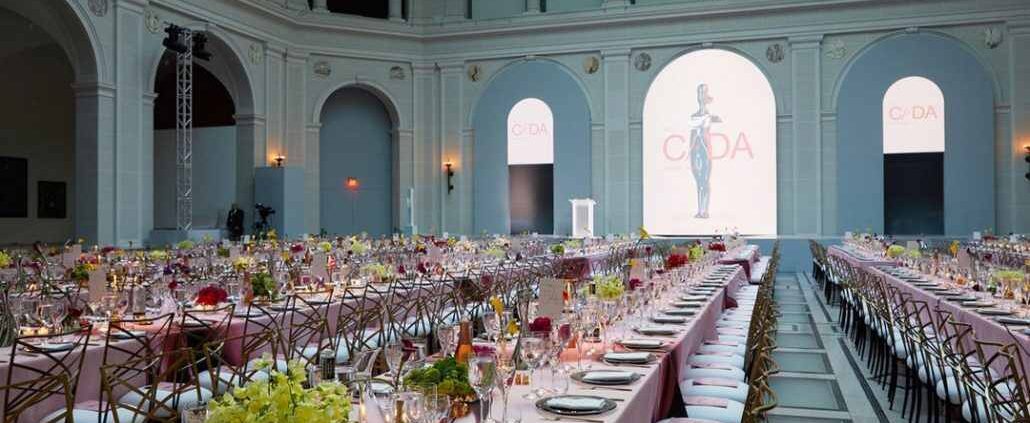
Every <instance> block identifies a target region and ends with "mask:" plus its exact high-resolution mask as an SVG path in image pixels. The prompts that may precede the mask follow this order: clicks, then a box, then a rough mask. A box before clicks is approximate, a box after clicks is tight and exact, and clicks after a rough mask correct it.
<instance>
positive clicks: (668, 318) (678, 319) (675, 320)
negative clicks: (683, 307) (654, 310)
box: [651, 316, 687, 323]
mask: <svg viewBox="0 0 1030 423" xmlns="http://www.w3.org/2000/svg"><path fill="white" fill-rule="evenodd" d="M651 321H653V322H655V323H686V322H687V319H684V318H682V317H673V316H655V318H653V319H651Z"/></svg>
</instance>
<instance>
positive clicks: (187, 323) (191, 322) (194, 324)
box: [181, 319, 218, 328]
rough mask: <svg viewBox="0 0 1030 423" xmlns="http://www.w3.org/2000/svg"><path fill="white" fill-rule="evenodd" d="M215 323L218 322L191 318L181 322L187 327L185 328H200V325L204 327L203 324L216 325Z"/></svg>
mask: <svg viewBox="0 0 1030 423" xmlns="http://www.w3.org/2000/svg"><path fill="white" fill-rule="evenodd" d="M217 324H218V321H217V320H209V319H193V320H189V321H185V322H182V325H181V326H183V327H187V328H202V327H205V326H212V325H217Z"/></svg>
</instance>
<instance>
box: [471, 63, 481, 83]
mask: <svg viewBox="0 0 1030 423" xmlns="http://www.w3.org/2000/svg"><path fill="white" fill-rule="evenodd" d="M482 72H483V70H482V68H480V67H479V65H469V68H468V76H469V79H471V80H472V81H473V82H475V81H479V78H482V77H483V75H482Z"/></svg>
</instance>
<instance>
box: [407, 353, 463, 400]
mask: <svg viewBox="0 0 1030 423" xmlns="http://www.w3.org/2000/svg"><path fill="white" fill-rule="evenodd" d="M468 374H469V369H468V365H466V364H464V363H459V362H458V361H457V360H455V358H454V357H444V358H443V359H441V360H439V361H437V362H436V363H433V365H432V366H426V367H422V368H419V369H414V370H412V371H411V372H410V373H408V374H407V375H406V376H404V386H406V387H418V388H431V387H433V386H435V387H436V391H437V393H439V394H441V395H447V396H450V397H451V398H453V399H455V400H458V401H465V402H471V401H474V400H475V392H474V391H473V390H472V386H471V385H469V382H468Z"/></svg>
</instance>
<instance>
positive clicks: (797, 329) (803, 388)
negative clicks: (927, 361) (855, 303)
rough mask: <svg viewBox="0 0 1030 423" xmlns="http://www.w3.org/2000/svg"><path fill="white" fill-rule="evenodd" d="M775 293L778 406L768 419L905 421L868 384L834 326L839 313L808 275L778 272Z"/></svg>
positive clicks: (874, 385)
mask: <svg viewBox="0 0 1030 423" xmlns="http://www.w3.org/2000/svg"><path fill="white" fill-rule="evenodd" d="M775 289H776V293H775V299H776V302H777V303H778V304H779V306H780V312H781V313H782V316H781V317H780V319H779V331H778V334H777V337H776V338H777V345H778V348H777V350H776V351H775V352H774V353H773V359H774V360H775V361H776V363H777V364H779V366H780V368H781V371H780V373H779V374H777V375H775V376H773V378H772V379H771V380H770V382H771V387H772V389H773V390H774V391H775V392H776V394H777V396H778V398H779V406H778V407H777V408H775V409H774V410H772V411H771V412H770V413H769V421H770V422H774V423H781V422H782V423H788V422H813V423H823V422H825V423H837V422H859V423H874V422H875V423H893V422H902V421H905V420H904V419H902V418H901V414H900V412H898V411H891V410H888V407H887V402H886V394H885V392H884V391H882V390H881V389H880V386H879V384H878V383H876V382H874V381H871V380H870V378H871V376H870V374H869V373H868V371H867V369H866V366H865V363H863V362H861V359H860V358H859V357H858V354H856V353H855V350H854V347H853V345H851V343H850V341H849V340H848V338H847V337H846V336H844V335H843V334H842V332H841V331H840V329H839V328H838V327H837V325H836V323H835V322H834V320H835V319H836V318H837V309H836V308H835V307H831V306H828V305H827V304H826V303H825V301H824V299H823V298H822V290H821V289H820V288H819V286H818V283H817V282H815V280H814V279H813V278H812V277H811V275H809V274H805V273H797V274H780V275H778V276H777V279H776V288H775ZM895 408H900V405H899V406H896V407H895Z"/></svg>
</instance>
